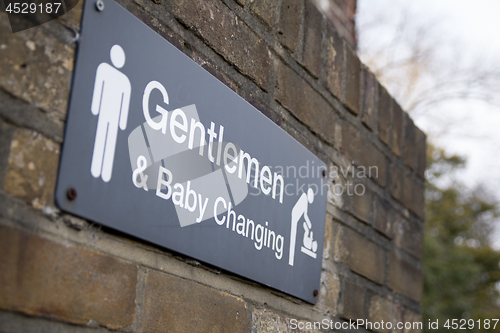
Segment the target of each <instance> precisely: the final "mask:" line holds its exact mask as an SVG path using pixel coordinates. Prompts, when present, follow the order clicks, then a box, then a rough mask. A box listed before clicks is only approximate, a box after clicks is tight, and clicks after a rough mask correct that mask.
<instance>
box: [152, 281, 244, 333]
mask: <svg viewBox="0 0 500 333" xmlns="http://www.w3.org/2000/svg"><path fill="white" fill-rule="evenodd" d="M165 331H169V332H190V333H194V332H200V333H208V332H217V333H220V332H247V306H246V303H245V301H243V300H242V299H241V298H238V297H235V296H232V295H229V294H227V293H224V292H221V291H218V290H215V289H212V288H210V287H207V286H203V285H201V284H199V283H196V282H192V281H189V280H185V279H182V278H180V277H176V276H173V275H168V274H163V273H159V272H156V271H149V272H148V273H147V276H146V284H145V289H144V308H143V318H142V332H151V333H153V332H165Z"/></svg>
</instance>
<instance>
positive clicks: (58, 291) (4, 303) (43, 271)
mask: <svg viewBox="0 0 500 333" xmlns="http://www.w3.org/2000/svg"><path fill="white" fill-rule="evenodd" d="M0 271H1V272H2V274H0V308H2V309H6V310H9V311H20V312H23V313H26V314H29V315H36V316H44V317H50V318H56V319H59V320H64V321H68V322H71V323H75V324H86V323H87V322H89V320H94V321H96V322H98V323H99V324H100V325H102V326H105V327H108V328H112V329H118V328H121V327H124V326H127V325H131V324H132V323H133V322H134V317H135V291H136V283H137V267H136V266H135V265H132V264H129V263H126V262H123V261H121V260H118V259H116V258H113V257H110V256H107V255H103V254H101V253H98V252H96V251H91V250H87V249H83V248H80V247H76V246H70V245H62V244H57V243H55V242H53V241H50V240H48V239H45V238H41V237H39V236H36V235H33V234H29V233H27V232H24V231H21V230H17V229H13V228H10V227H5V226H0Z"/></svg>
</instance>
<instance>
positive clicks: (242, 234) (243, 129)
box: [56, 0, 326, 303]
mask: <svg viewBox="0 0 500 333" xmlns="http://www.w3.org/2000/svg"><path fill="white" fill-rule="evenodd" d="M325 169H326V166H325V164H324V163H322V162H321V161H320V160H319V159H318V158H316V157H315V156H314V155H313V154H311V153H310V152H309V151H308V150H307V149H305V148H304V147H303V146H301V145H300V144H299V143H298V142H297V141H295V140H294V139H293V138H292V137H291V136H289V135H288V134H287V133H285V132H284V131H283V130H281V129H280V128H279V127H278V126H276V125H275V124H274V123H273V122H271V121H270V120H269V119H268V118H266V117H265V116H264V115H262V114H261V113H260V112H259V111H258V110H256V109H255V108H254V107H252V106H251V105H250V104H249V103H247V102H246V101H245V100H243V99H242V98H241V97H239V96H238V95H237V94H235V93H234V92H233V91H231V90H230V89H228V88H227V87H226V86H225V85H224V84H222V83H221V82H219V81H218V80H217V79H216V78H214V77H213V76H212V75H211V74H209V73H208V72H206V71H205V70H204V69H203V68H201V67H200V66H199V65H197V64H196V63H195V62H193V61H192V60H191V59H189V58H188V57H186V56H185V55H184V54H182V53H181V52H180V51H179V50H177V49H176V48H175V47H174V46H172V45H171V44H170V43H168V42H167V41H165V40H164V39H163V38H162V37H160V36H159V35H157V34H156V33H155V32H153V31H152V30H151V29H149V28H148V27H147V26H146V25H144V24H143V23H142V22H140V21H139V20H137V19H136V18H135V17H134V16H133V15H131V14H130V13H128V12H127V11H126V10H125V9H123V8H122V7H120V6H119V5H118V4H116V3H115V2H113V1H111V0H104V2H100V5H99V6H96V3H95V2H93V1H86V3H85V5H84V15H83V21H82V32H81V41H80V44H79V47H78V54H77V60H76V65H75V72H74V78H73V86H72V92H71V99H70V105H69V114H68V122H67V126H66V134H65V139H64V145H63V152H62V159H61V165H60V169H59V178H58V184H57V189H56V201H57V204H58V206H59V207H60V208H61V209H63V210H65V211H67V212H70V213H73V214H75V215H79V216H82V217H84V218H87V219H90V220H93V221H96V222H98V223H100V224H103V225H105V226H109V227H112V228H114V229H117V230H120V231H122V232H125V233H127V234H130V235H133V236H136V237H138V238H141V239H144V240H146V241H149V242H152V243H155V244H157V245H160V246H163V247H165V248H168V249H170V250H173V251H176V252H179V253H182V254H185V255H188V256H191V257H193V258H195V259H197V260H200V261H204V262H206V263H209V264H212V265H215V266H218V267H220V268H222V269H225V270H228V271H230V272H233V273H235V274H238V275H241V276H244V277H247V278H249V279H252V280H255V281H258V282H260V283H263V284H265V285H268V286H271V287H273V288H276V289H278V290H281V291H283V292H286V293H289V294H291V295H294V296H296V297H299V298H302V299H304V300H306V301H308V302H312V303H314V302H315V301H316V300H317V297H315V296H316V294H317V292H316V293H315V290H317V289H318V288H319V281H320V273H321V260H322V249H323V238H324V228H325V214H326V191H325V190H324V188H325V187H324V185H325V184H324V183H323V182H324V180H323V172H322V171H323V170H325ZM325 186H326V185H325Z"/></svg>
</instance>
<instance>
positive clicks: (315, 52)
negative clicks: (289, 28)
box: [304, 1, 323, 77]
mask: <svg viewBox="0 0 500 333" xmlns="http://www.w3.org/2000/svg"><path fill="white" fill-rule="evenodd" d="M305 9H306V14H305V31H304V66H305V67H306V69H307V70H308V71H309V72H310V73H311V74H312V75H314V76H315V77H319V74H320V70H321V40H322V39H323V34H322V31H321V23H322V21H323V15H322V14H321V13H320V12H319V11H318V9H317V8H316V6H315V5H314V4H313V3H312V2H311V1H306V7H305Z"/></svg>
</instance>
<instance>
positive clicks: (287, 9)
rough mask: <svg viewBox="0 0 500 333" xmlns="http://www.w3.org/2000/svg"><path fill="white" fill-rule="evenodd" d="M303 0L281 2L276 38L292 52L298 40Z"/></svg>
mask: <svg viewBox="0 0 500 333" xmlns="http://www.w3.org/2000/svg"><path fill="white" fill-rule="evenodd" d="M302 4H303V0H287V1H283V2H282V4H281V11H280V22H279V26H278V40H279V41H280V43H281V44H282V45H283V46H284V47H286V48H287V49H289V50H290V51H292V52H295V48H296V47H297V42H298V40H299V29H300V22H301V17H302Z"/></svg>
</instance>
